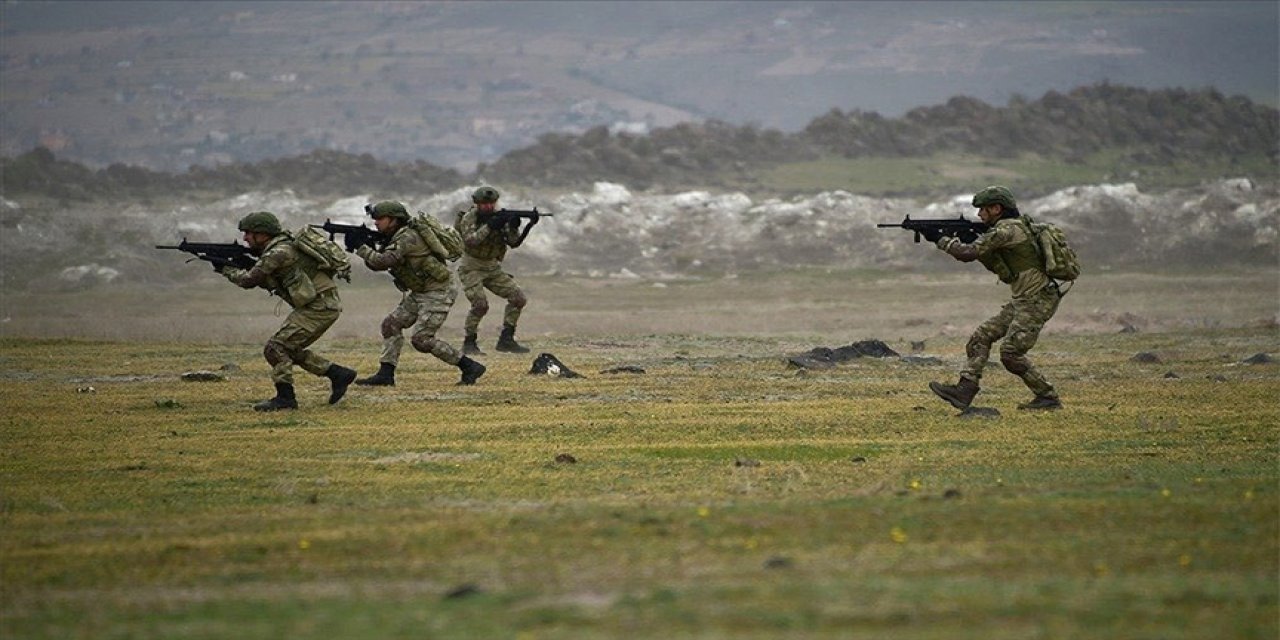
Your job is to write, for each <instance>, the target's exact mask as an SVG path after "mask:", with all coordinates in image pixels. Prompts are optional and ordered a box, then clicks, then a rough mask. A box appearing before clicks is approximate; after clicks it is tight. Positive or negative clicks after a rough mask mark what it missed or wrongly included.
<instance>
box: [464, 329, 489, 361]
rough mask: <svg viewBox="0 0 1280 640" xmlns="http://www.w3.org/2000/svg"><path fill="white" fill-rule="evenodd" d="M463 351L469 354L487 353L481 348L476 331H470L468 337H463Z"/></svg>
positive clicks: (479, 354) (480, 354)
mask: <svg viewBox="0 0 1280 640" xmlns="http://www.w3.org/2000/svg"><path fill="white" fill-rule="evenodd" d="M462 352H463V353H465V354H466V355H469V356H482V355H485V353H484V352H483V351H481V350H480V345H479V344H478V343H477V342H476V334H474V333H468V334H467V335H466V337H464V338H463V339H462Z"/></svg>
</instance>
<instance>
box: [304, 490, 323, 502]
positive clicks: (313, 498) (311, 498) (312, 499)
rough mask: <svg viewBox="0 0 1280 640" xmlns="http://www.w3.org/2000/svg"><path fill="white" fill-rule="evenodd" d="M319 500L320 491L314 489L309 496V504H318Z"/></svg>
mask: <svg viewBox="0 0 1280 640" xmlns="http://www.w3.org/2000/svg"><path fill="white" fill-rule="evenodd" d="M319 502H320V494H319V493H318V492H315V491H313V492H311V495H309V496H307V504H318V503H319Z"/></svg>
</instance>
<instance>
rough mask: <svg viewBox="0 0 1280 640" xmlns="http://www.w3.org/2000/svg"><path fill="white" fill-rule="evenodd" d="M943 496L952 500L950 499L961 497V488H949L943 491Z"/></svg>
mask: <svg viewBox="0 0 1280 640" xmlns="http://www.w3.org/2000/svg"><path fill="white" fill-rule="evenodd" d="M942 497H943V498H946V499H948V500H950V499H952V498H959V497H960V490H959V489H947V490H946V491H944V492H943V493H942Z"/></svg>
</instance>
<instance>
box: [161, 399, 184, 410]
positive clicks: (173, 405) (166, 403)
mask: <svg viewBox="0 0 1280 640" xmlns="http://www.w3.org/2000/svg"><path fill="white" fill-rule="evenodd" d="M155 403H156V407H157V408H160V409H181V408H182V403H181V402H178V401H177V400H174V399H173V398H165V399H163V400H156V401H155Z"/></svg>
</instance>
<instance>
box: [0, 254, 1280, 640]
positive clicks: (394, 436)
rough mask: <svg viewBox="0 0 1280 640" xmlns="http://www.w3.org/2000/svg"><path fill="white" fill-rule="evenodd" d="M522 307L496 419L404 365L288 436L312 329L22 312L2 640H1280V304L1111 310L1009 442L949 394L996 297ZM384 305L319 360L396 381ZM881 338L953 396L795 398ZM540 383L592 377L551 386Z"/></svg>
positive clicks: (561, 299) (250, 320)
mask: <svg viewBox="0 0 1280 640" xmlns="http://www.w3.org/2000/svg"><path fill="white" fill-rule="evenodd" d="M211 279H212V278H211ZM526 282H527V284H528V288H529V290H530V292H531V298H532V299H533V301H534V302H533V304H531V306H530V308H529V312H528V317H527V320H526V322H525V323H522V326H525V325H526V324H527V326H528V327H529V329H528V330H527V331H523V332H522V334H521V338H522V339H523V340H525V341H526V342H528V343H529V344H530V346H532V347H533V348H534V353H533V354H530V356H513V355H505V354H494V353H492V351H490V353H491V355H489V356H488V357H486V358H484V359H483V360H484V362H485V363H486V364H488V365H489V366H490V371H489V373H488V374H487V375H486V376H485V377H484V378H482V379H481V381H480V383H479V384H477V385H476V386H474V387H466V388H462V387H456V386H453V382H454V381H455V380H456V378H457V373H456V371H455V370H449V369H447V368H446V367H445V366H443V365H441V364H440V363H438V362H436V361H434V360H431V359H429V358H427V357H424V356H422V355H420V354H416V353H406V355H405V358H404V360H403V361H402V367H401V369H400V371H399V375H398V378H399V384H398V385H397V386H396V387H395V388H391V389H374V390H369V389H364V388H356V389H353V391H352V392H351V393H350V394H349V396H348V397H347V398H346V399H344V400H343V401H342V402H341V403H340V404H338V405H336V406H332V407H331V406H327V405H325V404H324V397H325V395H326V392H327V387H326V384H325V383H324V381H322V380H319V379H316V378H313V377H310V376H307V375H306V374H302V373H300V374H299V377H298V389H299V400H300V402H301V403H302V408H301V409H300V410H298V411H296V412H289V413H285V414H255V413H254V412H253V411H251V410H250V409H249V406H250V404H251V403H252V402H253V401H255V400H259V399H262V398H263V397H266V395H269V390H270V385H269V382H268V380H267V376H266V373H267V367H266V364H265V363H264V362H263V361H262V360H261V356H260V350H261V346H260V343H261V340H262V339H263V338H265V336H266V335H267V334H269V332H270V331H271V329H272V328H273V327H274V326H275V325H276V324H278V322H279V321H280V319H279V318H276V317H273V316H272V310H273V307H274V305H273V304H272V303H271V302H269V301H268V300H266V299H265V298H263V297H260V296H259V295H257V294H250V293H246V292H242V291H237V290H235V289H234V288H232V287H229V286H227V285H225V283H212V282H210V283H208V284H207V285H206V284H201V285H198V286H196V287H193V288H191V289H186V290H173V291H159V292H156V291H152V292H143V291H129V290H123V291H113V292H105V293H104V292H101V291H91V292H85V293H80V294H53V293H44V294H38V295H37V294H22V295H20V296H19V295H16V294H15V295H10V294H6V296H5V305H4V306H5V309H4V316H5V322H4V324H3V325H2V326H3V336H4V337H2V338H0V399H2V402H3V414H2V415H0V450H2V451H3V452H4V455H3V457H0V637H5V638H10V637H12V638H95V639H96V638H178V637H181V638H227V637H236V638H240V639H245V640H247V639H251V638H282V637H287V638H362V637H367V638H386V637H403V638H427V637H430V638H437V637H439V638H443V637H467V638H528V639H534V638H604V637H628V638H667V637H699V638H731V637H732V638H777V637H812V638H982V639H984V640H988V639H1002V638H1019V639H1021V638H1166V639H1179V638H1274V637H1276V633H1277V631H1278V630H1280V623H1278V619H1280V618H1278V616H1280V606H1278V604H1277V603H1278V601H1280V581H1278V579H1277V567H1278V566H1280V541H1278V540H1280V501H1278V500H1277V488H1278V484H1277V480H1278V478H1280V469H1278V464H1277V463H1278V456H1277V452H1278V445H1280V426H1278V425H1280V402H1277V399H1276V398H1277V391H1280V365H1278V364H1274V363H1273V364H1259V365H1251V364H1244V363H1242V360H1244V359H1245V358H1248V357H1250V356H1252V355H1254V354H1256V353H1259V352H1265V353H1270V354H1271V355H1272V356H1280V336H1278V335H1277V330H1276V327H1275V312H1276V309H1275V298H1274V296H1273V295H1272V294H1273V293H1274V291H1275V274H1274V271H1272V270H1263V271H1258V272H1247V271H1246V272H1239V273H1230V274H1165V275H1159V276H1156V275H1151V274H1137V273H1125V274H1100V275H1097V276H1093V277H1092V278H1091V279H1089V280H1086V281H1084V282H1082V283H1081V287H1080V288H1079V289H1078V290H1077V292H1076V293H1073V294H1072V295H1070V296H1068V297H1067V299H1066V300H1065V301H1064V304H1063V308H1062V311H1061V312H1060V315H1059V317H1058V318H1056V319H1055V320H1054V321H1053V322H1051V323H1050V325H1049V327H1048V330H1047V331H1046V333H1045V335H1044V336H1043V337H1042V339H1041V343H1040V345H1039V346H1038V348H1037V350H1036V351H1034V352H1033V357H1034V360H1035V361H1036V363H1037V364H1038V365H1039V366H1040V367H1041V368H1042V370H1044V371H1045V373H1046V374H1047V375H1048V376H1049V377H1050V379H1051V380H1053V381H1054V382H1055V383H1056V384H1057V386H1058V388H1059V389H1060V390H1061V392H1062V395H1063V399H1064V402H1065V403H1066V408H1065V409H1064V410H1062V411H1060V412H1055V413H1050V414H1027V413H1024V412H1019V411H1017V410H1015V409H1014V406H1015V405H1016V403H1018V402H1020V401H1023V400H1025V399H1026V397H1027V395H1028V394H1027V392H1026V390H1025V389H1023V388H1021V385H1020V383H1018V382H1017V380H1016V379H1014V378H1013V377H1012V376H1010V375H1008V374H1007V373H1004V372H1003V371H1001V370H1000V369H999V366H998V364H997V365H996V366H994V367H993V368H992V369H991V370H990V372H989V375H988V376H987V378H986V379H985V389H984V392H983V394H982V395H981V396H980V397H979V403H978V404H981V405H983V406H991V407H995V408H997V409H998V410H999V411H1000V412H1001V415H1000V416H999V417H996V418H959V417H957V416H956V415H955V412H954V411H953V410H951V409H950V408H949V407H947V406H945V405H944V404H943V403H941V402H940V401H937V400H936V399H933V398H932V397H930V396H929V394H928V392H927V391H926V390H925V385H926V383H927V382H928V381H929V380H934V379H937V380H941V379H951V378H952V377H953V376H954V372H955V370H956V368H957V367H958V366H959V363H960V360H961V358H962V357H963V348H964V341H965V339H966V337H967V334H968V332H969V330H971V328H972V325H973V324H974V323H976V322H977V321H978V320H980V319H981V318H982V317H984V316H985V315H988V314H989V313H991V312H993V311H994V310H995V307H996V306H997V305H998V304H999V303H1000V302H1001V292H999V291H998V290H995V289H996V288H995V287H994V286H993V285H992V284H991V282H990V281H989V279H986V278H976V277H969V276H962V275H954V274H953V275H927V274H901V275H895V274H889V273H879V272H829V271H797V272H790V273H778V274H758V275H754V276H743V277H741V278H735V279H727V280H726V279H719V280H710V279H709V280H691V281H687V282H670V283H665V284H666V286H665V287H655V286H654V283H652V282H644V281H640V282H633V281H608V280H595V281H589V280H574V281H570V280H565V279H553V278H544V277H537V278H528V279H527V280H526ZM357 284H358V285H359V286H356V287H354V288H352V289H351V290H350V291H349V292H347V293H346V294H345V299H346V300H347V306H348V309H349V311H348V313H347V314H346V315H344V318H343V322H341V323H340V324H339V326H338V327H336V328H335V330H334V332H333V335H331V336H329V337H327V338H326V339H324V340H322V341H321V343H320V344H319V346H318V349H319V350H320V351H321V352H322V353H324V354H326V355H328V356H330V357H332V358H334V359H335V360H337V361H340V362H345V363H350V364H353V365H355V366H357V368H359V369H361V370H362V371H366V372H367V371H369V370H371V369H372V368H373V367H374V366H375V365H376V359H377V344H376V342H375V340H374V339H373V338H372V337H371V335H370V334H372V333H373V331H375V330H376V329H375V327H376V322H377V320H378V319H379V318H380V316H381V314H382V313H384V312H385V311H386V310H387V309H389V307H390V305H391V304H393V303H394V298H393V296H392V292H391V291H390V290H389V287H386V286H375V285H374V284H371V283H370V282H365V283H364V284H360V283H359V282H358V283H357ZM462 309H463V307H462V306H461V305H459V306H458V307H455V310H454V314H455V317H453V318H451V319H450V321H449V323H448V324H447V325H446V326H447V327H448V332H447V337H449V338H450V339H456V336H455V334H456V333H457V332H458V331H457V327H459V326H460V320H461V314H462ZM42 319H43V323H41V320H42ZM489 322H496V319H493V320H491V321H489ZM1120 323H1127V324H1129V325H1131V326H1135V327H1137V328H1139V330H1138V331H1137V332H1126V333H1120V332H1119V328H1120V326H1121V324H1120ZM488 327H489V324H488V323H487V324H486V329H488ZM490 333H492V332H490ZM492 337H493V336H491V335H489V336H486V338H485V345H486V346H490V345H491V340H492ZM864 338H881V339H884V340H885V341H886V342H888V343H889V344H890V346H892V347H894V348H895V349H898V350H900V351H902V352H903V353H904V354H905V353H908V352H909V351H910V346H909V342H910V341H913V340H924V341H925V343H926V346H925V349H924V351H923V352H920V353H914V354H913V355H923V356H933V357H937V358H939V359H940V360H941V363H940V364H928V363H924V364H911V363H907V362H904V361H900V360H897V359H875V358H865V359H860V360H856V361H853V362H851V363H848V364H845V365H842V366H839V367H837V368H833V369H823V370H798V369H795V368H792V367H789V366H788V365H787V363H786V360H785V356H787V355H793V354H796V353H798V352H800V351H804V350H807V349H808V348H810V347H813V346H831V347H835V346H839V345H842V344H847V343H848V342H851V341H853V340H857V339H864ZM539 351H548V352H552V353H554V354H556V355H557V356H558V357H559V358H560V359H561V360H562V361H564V362H565V363H566V364H568V365H569V366H570V367H572V368H573V369H575V370H577V371H578V372H580V373H582V374H584V375H585V376H586V377H585V378H582V379H560V378H550V377H545V376H533V375H528V374H527V373H526V372H527V371H528V369H529V366H530V362H531V361H532V357H531V356H532V355H535V354H536V353H537V352H539ZM1138 352H1152V353H1154V354H1156V355H1157V357H1158V358H1159V359H1160V360H1161V362H1158V363H1148V364H1143V363H1138V362H1133V361H1131V358H1132V357H1133V356H1134V354H1136V353H1138ZM228 363H230V364H234V365H236V367H234V368H232V370H231V371H230V372H229V373H228V378H227V380H226V381H222V382H182V381H180V379H179V375H180V374H181V373H182V372H184V371H189V370H193V369H218V368H219V367H221V366H223V365H224V364H228ZM623 364H630V365H636V366H639V367H641V368H643V369H644V370H645V373H643V374H627V373H622V374H605V373H601V371H602V370H604V369H606V368H610V367H615V366H618V365H623ZM1171 374H1172V375H1171ZM90 387H92V389H93V391H92V392H89V391H88V388H90ZM570 458H572V461H571V460H570Z"/></svg>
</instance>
